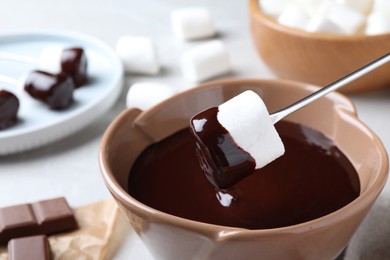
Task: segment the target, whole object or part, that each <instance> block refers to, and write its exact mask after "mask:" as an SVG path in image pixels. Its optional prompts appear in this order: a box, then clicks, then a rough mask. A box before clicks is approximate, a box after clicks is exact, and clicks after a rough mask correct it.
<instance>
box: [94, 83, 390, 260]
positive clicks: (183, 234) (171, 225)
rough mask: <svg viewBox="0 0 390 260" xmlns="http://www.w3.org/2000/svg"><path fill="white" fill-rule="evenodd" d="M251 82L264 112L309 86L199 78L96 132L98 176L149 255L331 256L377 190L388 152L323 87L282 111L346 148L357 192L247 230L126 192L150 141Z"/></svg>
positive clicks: (307, 90)
mask: <svg viewBox="0 0 390 260" xmlns="http://www.w3.org/2000/svg"><path fill="white" fill-rule="evenodd" d="M247 89H252V90H254V91H255V92H257V93H258V94H259V95H261V97H262V98H263V99H264V101H265V103H266V105H267V107H268V108H269V110H270V111H275V110H277V109H280V108H282V107H284V106H286V105H288V104H291V103H292V102H294V101H296V100H298V99H300V98H302V97H304V96H306V95H308V94H309V93H312V92H313V91H315V90H316V89H317V88H316V87H313V86H309V85H306V84H303V83H294V82H289V81H266V80H228V81H220V82H213V83H207V84H204V85H202V86H200V87H197V88H195V89H192V90H190V91H188V92H184V93H182V94H180V95H178V96H176V97H173V98H171V99H169V100H167V101H165V102H163V103H161V104H160V105H157V106H155V107H153V108H151V109H150V110H148V111H145V112H143V113H141V111H140V110H137V109H128V110H125V111H124V112H122V113H121V114H120V115H119V116H118V117H117V118H116V119H115V120H114V122H112V124H111V125H110V126H109V128H108V129H107V131H106V133H105V134H104V137H103V140H102V143H101V148H100V154H99V161H100V167H101V171H102V173H103V178H104V181H105V183H106V185H107V187H108V189H109V191H110V192H111V194H112V195H113V196H114V198H115V200H116V201H117V203H118V205H119V206H120V208H121V210H122V211H123V212H124V213H125V214H126V216H127V218H128V220H129V223H130V224H131V225H132V226H133V228H134V229H135V230H136V232H137V233H138V234H139V236H140V237H141V239H142V240H143V242H144V243H145V245H146V246H147V248H148V249H149V250H150V252H151V253H152V254H153V255H154V256H155V257H156V259H326V260H329V259H333V258H334V257H336V256H337V255H338V254H339V253H340V252H341V251H342V250H343V249H344V247H345V246H346V245H347V243H348V241H349V239H350V238H351V236H352V234H353V233H354V231H355V230H356V228H357V227H358V226H359V224H360V223H361V221H362V220H363V218H364V217H365V215H366V213H367V212H368V210H369V209H370V207H371V205H372V204H373V203H374V201H375V199H376V198H377V196H378V195H379V193H380V192H381V190H382V188H383V186H384V184H385V182H386V178H387V171H388V158H387V154H386V151H385V150H384V148H383V145H382V144H381V142H380V141H379V139H378V138H377V137H376V135H375V134H374V133H373V132H372V131H371V130H369V129H368V128H367V127H366V126H365V125H364V124H363V123H361V122H360V121H359V119H358V118H357V117H356V111H355V108H354V106H353V105H352V104H351V102H350V101H349V100H348V99H347V98H345V97H344V96H342V95H340V94H337V93H331V94H329V95H327V96H326V97H324V98H321V99H320V100H318V101H316V102H314V103H312V104H310V105H308V106H307V107H305V108H303V109H301V110H300V111H297V112H295V113H293V114H292V115H290V116H289V117H288V119H289V120H290V121H295V122H299V123H302V124H305V125H308V126H311V127H313V128H315V129H318V130H320V131H321V132H323V133H325V134H326V135H327V136H328V137H330V138H331V139H333V140H334V141H335V143H336V144H337V146H338V147H339V148H340V149H341V150H342V151H343V152H344V153H345V154H346V155H347V157H348V158H349V159H350V161H351V162H352V164H353V165H354V167H355V168H356V170H357V172H358V174H359V177H360V181H361V195H360V196H359V197H358V198H357V199H356V200H354V201H353V202H351V203H350V204H348V205H347V206H345V207H343V208H341V209H340V210H337V211H335V212H333V213H331V214H329V215H326V216H324V217H321V218H318V219H315V220H312V221H309V222H305V223H302V224H299V225H294V226H288V227H283V228H275V229H268V230H247V229H239V228H231V227H225V226H218V225H211V224H205V223H201V222H196V221H191V220H187V219H183V218H180V217H176V216H173V215H169V214H166V213H164V212H160V211H157V210H155V209H153V208H150V207H148V206H146V205H144V204H142V203H140V202H138V201H137V200H135V199H134V198H132V197H131V196H130V195H129V194H128V193H127V192H126V190H127V184H128V175H129V170H130V168H131V167H132V165H133V163H134V161H135V160H136V158H137V157H138V156H139V154H140V153H141V152H142V151H143V150H144V149H145V148H146V147H147V146H148V145H150V144H152V143H153V142H157V141H159V140H161V139H163V138H165V137H167V136H168V135H171V134H173V133H174V132H176V131H178V130H179V129H182V128H184V127H187V126H188V123H189V118H190V117H191V116H192V115H194V114H195V113H197V112H199V111H201V110H203V109H205V108H207V107H210V106H217V105H219V104H221V103H223V102H224V101H225V100H227V99H230V98H231V97H233V96H235V95H237V94H239V93H241V92H243V91H244V90H247Z"/></svg>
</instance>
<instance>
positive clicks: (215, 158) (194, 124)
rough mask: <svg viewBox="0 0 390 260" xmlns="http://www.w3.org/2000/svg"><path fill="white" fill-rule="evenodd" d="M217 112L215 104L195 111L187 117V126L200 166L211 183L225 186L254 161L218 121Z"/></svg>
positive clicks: (249, 169) (238, 178) (248, 170)
mask: <svg viewBox="0 0 390 260" xmlns="http://www.w3.org/2000/svg"><path fill="white" fill-rule="evenodd" d="M217 114H218V107H212V108H209V109H207V110H205V111H203V112H201V113H199V114H197V115H196V116H194V117H193V118H191V127H190V129H191V133H192V134H193V135H194V137H195V140H196V141H195V142H196V154H197V156H198V159H199V162H200V166H201V169H202V170H203V172H204V173H205V174H206V177H207V179H208V180H209V181H210V182H211V183H212V184H213V185H214V186H215V187H217V188H220V189H226V188H229V187H231V186H234V185H235V184H236V183H238V182H239V181H241V180H242V179H243V178H245V177H247V176H248V175H250V174H251V173H252V172H253V171H254V170H255V166H256V162H255V159H254V158H253V157H252V156H251V155H250V154H249V153H248V152H246V151H244V150H243V149H242V148H241V147H239V146H238V144H237V143H236V142H235V141H234V140H233V137H232V136H231V135H230V134H229V131H227V130H226V129H225V128H224V127H223V126H222V125H221V124H220V123H219V122H218V120H217Z"/></svg>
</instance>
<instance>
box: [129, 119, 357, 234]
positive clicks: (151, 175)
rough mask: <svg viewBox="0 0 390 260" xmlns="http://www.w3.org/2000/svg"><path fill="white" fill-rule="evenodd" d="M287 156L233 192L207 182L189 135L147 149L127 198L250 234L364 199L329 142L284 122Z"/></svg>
mask: <svg viewBox="0 0 390 260" xmlns="http://www.w3.org/2000/svg"><path fill="white" fill-rule="evenodd" d="M276 128H277V130H278V133H279V134H280V136H281V138H282V141H283V143H284V145H285V148H286V152H285V154H284V155H283V156H281V157H279V158H278V159H276V160H275V161H273V162H271V163H270V164H268V165H267V166H265V167H264V168H262V169H260V170H256V171H255V173H254V174H251V175H250V176H248V177H246V178H245V179H243V180H242V181H240V182H239V183H237V184H236V185H235V186H234V187H233V188H231V189H228V190H219V189H216V188H214V187H213V186H212V185H210V183H209V182H208V181H207V179H206V178H205V175H204V174H203V172H202V169H201V168H200V166H199V161H198V159H197V157H196V152H195V143H194V141H193V137H192V136H191V133H190V131H189V130H188V129H184V130H182V131H180V132H178V133H176V134H174V135H172V136H170V137H168V138H166V139H164V140H162V141H161V142H159V143H156V144H154V145H152V146H150V147H148V148H147V149H146V150H145V151H144V152H143V153H142V154H141V155H140V157H139V158H138V159H137V161H136V162H135V164H134V165H133V168H132V169H131V172H130V176H129V194H130V195H131V196H133V197H134V198H135V199H137V200H138V201H140V202H142V203H144V204H146V205H148V206H150V207H152V208H155V209H157V210H160V211H163V212H166V213H169V214H172V215H176V216H179V217H183V218H187V219H191V220H196V221H201V222H206V223H212V224H218V225H225V226H231V227H242V228H248V229H268V228H277V227H283V226H289V225H294V224H298V223H302V222H305V221H308V220H312V219H315V218H318V217H321V216H324V215H326V214H329V213H331V212H333V211H335V210H337V209H340V208H341V207H343V206H345V205H346V204H348V203H350V202H351V201H352V200H354V199H355V198H357V197H358V196H359V192H360V183H359V178H358V175H357V172H356V170H355V169H354V167H353V166H352V164H351V163H350V162H349V161H348V159H347V158H346V157H345V155H344V154H343V153H342V152H341V151H340V150H339V149H338V148H337V147H336V146H335V145H334V144H333V142H332V141H331V140H329V139H328V138H327V137H325V136H324V135H323V134H321V133H319V132H318V131H316V130H313V129H311V128H308V127H306V126H302V125H298V124H294V123H290V122H279V123H278V124H277V125H276Z"/></svg>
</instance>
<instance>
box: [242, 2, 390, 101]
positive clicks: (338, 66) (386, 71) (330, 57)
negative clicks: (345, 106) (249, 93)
mask: <svg viewBox="0 0 390 260" xmlns="http://www.w3.org/2000/svg"><path fill="white" fill-rule="evenodd" d="M249 14H250V25H251V31H252V37H253V40H254V44H255V46H256V49H257V51H258V53H259V55H260V56H261V58H262V59H263V61H264V62H265V63H266V64H267V65H268V66H269V67H270V69H271V70H272V71H273V72H274V74H275V75H276V76H278V77H280V78H284V79H293V80H297V81H301V82H307V83H311V84H315V85H319V86H325V85H327V84H330V83H332V82H333V81H335V80H337V79H339V78H341V77H343V76H345V75H347V74H348V73H351V72H352V71H354V70H356V69H358V68H359V67H361V66H363V65H365V64H367V63H369V62H370V61H373V60H374V59H376V58H379V57H380V56H382V55H384V54H386V53H387V52H389V51H390V34H380V35H374V36H367V35H362V34H360V35H336V34H325V33H309V32H305V31H302V30H299V29H295V28H290V27H286V26H283V25H280V24H278V23H277V22H276V21H275V20H273V18H270V17H268V16H267V15H266V14H264V13H263V12H262V10H261V8H260V7H259V4H258V0H249ZM387 86H390V63H388V64H385V65H383V66H382V67H380V68H378V69H376V70H374V71H372V72H370V73H369V74H367V75H365V76H363V77H361V78H360V79H358V80H356V81H354V82H352V83H350V84H349V85H347V86H345V87H343V88H342V89H341V90H340V91H341V92H344V93H352V92H354V93H356V92H362V91H368V90H376V89H381V88H385V87H387Z"/></svg>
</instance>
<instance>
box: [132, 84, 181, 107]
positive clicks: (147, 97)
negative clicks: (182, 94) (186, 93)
mask: <svg viewBox="0 0 390 260" xmlns="http://www.w3.org/2000/svg"><path fill="white" fill-rule="evenodd" d="M175 94H176V91H175V90H174V89H173V88H171V87H170V86H166V85H163V84H160V83H155V82H137V83H135V84H133V85H132V86H131V87H130V89H129V91H128V92H127V96H126V106H127V107H128V108H138V109H141V110H146V109H149V108H150V107H152V106H154V105H157V104H158V103H160V102H162V101H164V100H166V99H168V98H170V97H172V96H173V95H175Z"/></svg>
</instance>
